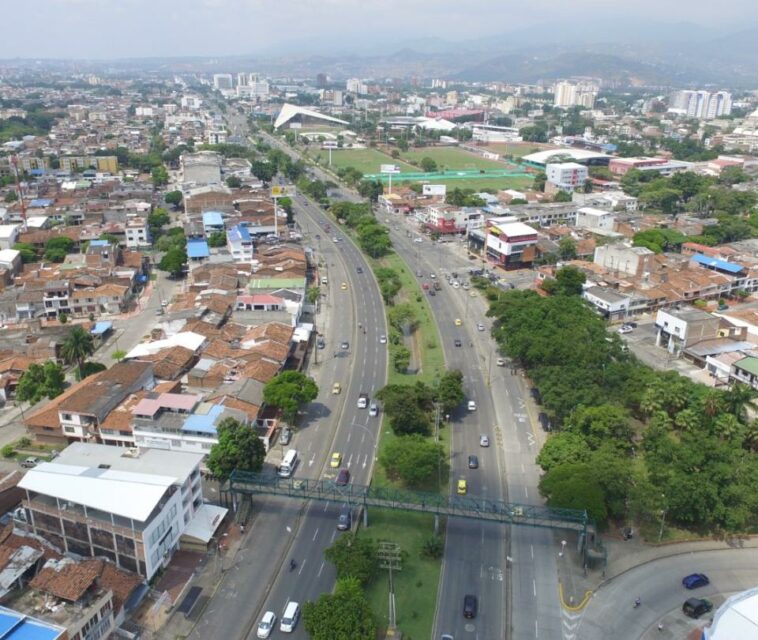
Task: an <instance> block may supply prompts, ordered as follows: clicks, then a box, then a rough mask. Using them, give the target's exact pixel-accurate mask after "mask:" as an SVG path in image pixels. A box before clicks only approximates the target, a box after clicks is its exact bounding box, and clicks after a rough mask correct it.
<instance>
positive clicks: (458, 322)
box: [455, 318, 463, 327]
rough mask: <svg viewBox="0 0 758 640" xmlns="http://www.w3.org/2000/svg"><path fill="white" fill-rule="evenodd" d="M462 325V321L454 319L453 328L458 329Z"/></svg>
mask: <svg viewBox="0 0 758 640" xmlns="http://www.w3.org/2000/svg"><path fill="white" fill-rule="evenodd" d="M462 324H463V321H462V320H461V319H460V318H456V319H455V326H456V327H460V326H461V325H462Z"/></svg>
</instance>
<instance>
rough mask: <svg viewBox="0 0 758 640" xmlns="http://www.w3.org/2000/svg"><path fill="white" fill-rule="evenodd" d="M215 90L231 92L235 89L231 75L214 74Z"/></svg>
mask: <svg viewBox="0 0 758 640" xmlns="http://www.w3.org/2000/svg"><path fill="white" fill-rule="evenodd" d="M213 88H214V89H218V90H219V91H230V90H231V89H233V88H234V81H233V80H232V74H231V73H214V74H213Z"/></svg>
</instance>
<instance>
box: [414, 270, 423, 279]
mask: <svg viewBox="0 0 758 640" xmlns="http://www.w3.org/2000/svg"><path fill="white" fill-rule="evenodd" d="M416 277H417V278H423V277H424V274H423V273H422V272H421V271H416Z"/></svg>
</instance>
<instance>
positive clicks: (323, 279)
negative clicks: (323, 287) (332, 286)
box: [321, 276, 329, 284]
mask: <svg viewBox="0 0 758 640" xmlns="http://www.w3.org/2000/svg"><path fill="white" fill-rule="evenodd" d="M321 284H329V280H328V279H327V277H326V276H321Z"/></svg>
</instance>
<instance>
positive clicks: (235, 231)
mask: <svg viewBox="0 0 758 640" xmlns="http://www.w3.org/2000/svg"><path fill="white" fill-rule="evenodd" d="M229 239H230V240H232V241H234V240H242V242H250V240H251V237H250V232H249V231H248V230H247V227H243V226H242V225H241V224H238V225H236V226H234V227H232V228H231V229H229Z"/></svg>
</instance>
